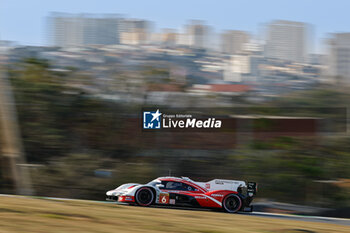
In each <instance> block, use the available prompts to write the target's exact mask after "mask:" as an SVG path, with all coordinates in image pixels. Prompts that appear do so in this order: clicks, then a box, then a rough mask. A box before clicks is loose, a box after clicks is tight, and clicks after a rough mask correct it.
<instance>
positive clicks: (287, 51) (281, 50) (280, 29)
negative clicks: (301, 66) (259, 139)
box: [265, 20, 308, 62]
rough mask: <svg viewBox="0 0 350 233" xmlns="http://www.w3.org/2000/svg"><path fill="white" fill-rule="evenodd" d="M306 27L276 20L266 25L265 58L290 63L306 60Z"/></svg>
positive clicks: (302, 24)
mask: <svg viewBox="0 0 350 233" xmlns="http://www.w3.org/2000/svg"><path fill="white" fill-rule="evenodd" d="M307 33H308V32H307V25H306V24H305V23H300V22H292V21H285V20H276V21H273V22H271V23H270V24H269V25H268V31H267V38H266V46H265V56H266V57H267V58H276V59H281V60H287V61H292V62H304V61H305V58H306V49H307V48H306V45H307Z"/></svg>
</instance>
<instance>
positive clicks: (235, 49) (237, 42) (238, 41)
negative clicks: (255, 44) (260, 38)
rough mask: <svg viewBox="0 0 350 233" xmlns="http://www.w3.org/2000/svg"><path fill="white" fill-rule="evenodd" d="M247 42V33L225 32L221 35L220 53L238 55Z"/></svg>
mask: <svg viewBox="0 0 350 233" xmlns="http://www.w3.org/2000/svg"><path fill="white" fill-rule="evenodd" d="M248 42H249V35H248V33H246V32H244V31H236V30H230V31H226V32H224V33H223V34H222V35H221V51H222V52H223V53H226V54H231V55H234V54H238V53H240V52H242V50H243V48H244V44H245V43H248Z"/></svg>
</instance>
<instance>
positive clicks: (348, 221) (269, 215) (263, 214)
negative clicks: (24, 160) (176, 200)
mask: <svg viewBox="0 0 350 233" xmlns="http://www.w3.org/2000/svg"><path fill="white" fill-rule="evenodd" d="M1 196H4V197H13V198H28V199H31V198H32V199H37V198H40V199H48V200H70V201H88V202H94V203H108V204H111V205H113V204H114V205H115V204H117V203H116V202H108V201H93V200H80V199H69V198H56V197H36V196H19V195H8V194H0V197H1ZM135 208H144V207H139V206H135ZM152 208H167V209H182V210H188V211H213V210H208V209H199V208H183V207H169V206H152ZM238 214H240V215H245V216H257V217H262V218H275V219H284V220H299V221H307V222H320V223H331V224H338V225H345V226H350V219H345V218H330V217H320V216H304V215H291V214H276V213H267V212H252V213H244V212H241V213H238Z"/></svg>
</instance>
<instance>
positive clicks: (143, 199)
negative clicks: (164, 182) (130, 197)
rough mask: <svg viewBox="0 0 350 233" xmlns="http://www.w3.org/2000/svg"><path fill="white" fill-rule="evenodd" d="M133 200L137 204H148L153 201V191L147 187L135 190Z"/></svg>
mask: <svg viewBox="0 0 350 233" xmlns="http://www.w3.org/2000/svg"><path fill="white" fill-rule="evenodd" d="M135 201H136V203H137V204H138V205H141V206H149V205H151V204H152V203H153V201H154V193H153V192H152V190H151V189H150V188H148V187H144V188H140V189H139V190H137V191H136V194H135Z"/></svg>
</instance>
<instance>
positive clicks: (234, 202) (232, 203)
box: [222, 194, 242, 213]
mask: <svg viewBox="0 0 350 233" xmlns="http://www.w3.org/2000/svg"><path fill="white" fill-rule="evenodd" d="M241 207H242V200H241V198H240V197H239V196H237V195H236V194H229V195H227V196H226V197H225V198H224V200H223V201H222V208H223V209H224V210H225V211H226V212H228V213H236V212H237V211H238V210H240V209H241Z"/></svg>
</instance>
